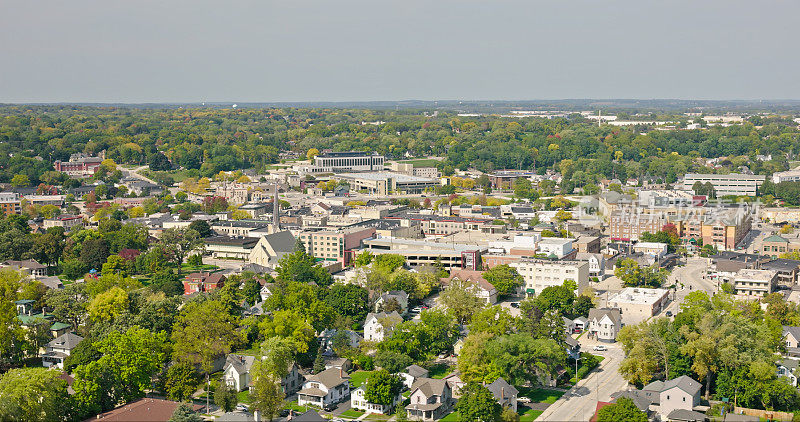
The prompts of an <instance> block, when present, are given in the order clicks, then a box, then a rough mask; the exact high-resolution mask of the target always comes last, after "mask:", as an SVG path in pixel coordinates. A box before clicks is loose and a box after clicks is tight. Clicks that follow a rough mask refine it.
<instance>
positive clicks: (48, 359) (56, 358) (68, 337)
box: [42, 333, 83, 369]
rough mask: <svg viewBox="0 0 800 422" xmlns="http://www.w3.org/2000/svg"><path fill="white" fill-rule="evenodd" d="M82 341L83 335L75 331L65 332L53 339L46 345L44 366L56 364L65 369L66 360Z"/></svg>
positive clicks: (43, 356) (43, 357)
mask: <svg viewBox="0 0 800 422" xmlns="http://www.w3.org/2000/svg"><path fill="white" fill-rule="evenodd" d="M81 341H83V337H81V336H79V335H77V334H75V333H65V334H62V335H60V336H58V337H56V338H55V339H53V340H51V341H50V342H49V343H47V345H46V346H45V353H44V354H43V355H42V366H44V367H45V368H49V367H51V366H55V367H57V368H60V369H64V360H65V359H66V358H67V356H69V355H70V353H72V350H73V349H75V347H77V346H78V344H79V343H80V342H81Z"/></svg>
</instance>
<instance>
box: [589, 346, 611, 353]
mask: <svg viewBox="0 0 800 422" xmlns="http://www.w3.org/2000/svg"><path fill="white" fill-rule="evenodd" d="M592 350H594V351H596V352H605V351H606V350H608V347H606V346H603V345H597V346H594V348H593V349H592Z"/></svg>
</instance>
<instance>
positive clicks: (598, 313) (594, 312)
mask: <svg viewBox="0 0 800 422" xmlns="http://www.w3.org/2000/svg"><path fill="white" fill-rule="evenodd" d="M604 316H608V317H609V318H610V319H611V321H612V322H613V323H614V325H615V326H617V327H619V325H620V320H621V319H622V316H621V315H620V312H619V309H608V308H600V309H598V308H592V309H589V321H593V320H595V319H596V320H597V321H600V320H602V319H603V317H604Z"/></svg>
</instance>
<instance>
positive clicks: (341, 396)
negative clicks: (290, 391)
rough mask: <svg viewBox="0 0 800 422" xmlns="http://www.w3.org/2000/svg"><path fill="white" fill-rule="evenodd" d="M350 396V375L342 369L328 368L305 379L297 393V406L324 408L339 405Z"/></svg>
mask: <svg viewBox="0 0 800 422" xmlns="http://www.w3.org/2000/svg"><path fill="white" fill-rule="evenodd" d="M349 395H350V375H348V374H347V372H345V371H344V370H343V369H338V368H330V369H326V370H324V371H322V372H320V373H318V374H316V375H312V376H310V377H308V378H307V379H306V382H305V383H304V384H303V389H302V390H300V391H298V392H297V404H299V405H300V406H304V405H312V406H316V407H319V408H325V407H328V406H329V405H333V404H336V403H340V402H342V401H344V400H345V399H346V398H347V397H348V396H349Z"/></svg>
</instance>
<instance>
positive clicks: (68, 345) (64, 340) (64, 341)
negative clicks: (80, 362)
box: [47, 333, 83, 350]
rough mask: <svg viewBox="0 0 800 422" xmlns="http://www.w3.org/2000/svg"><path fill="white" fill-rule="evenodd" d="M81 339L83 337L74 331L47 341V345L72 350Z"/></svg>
mask: <svg viewBox="0 0 800 422" xmlns="http://www.w3.org/2000/svg"><path fill="white" fill-rule="evenodd" d="M81 341H83V337H81V336H79V335H77V334H75V333H64V334H62V335H60V336H58V337H56V338H54V339H53V340H50V343H47V347H51V348H59V349H67V350H72V349H74V348H75V346H77V345H78V343H80V342H81Z"/></svg>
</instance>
